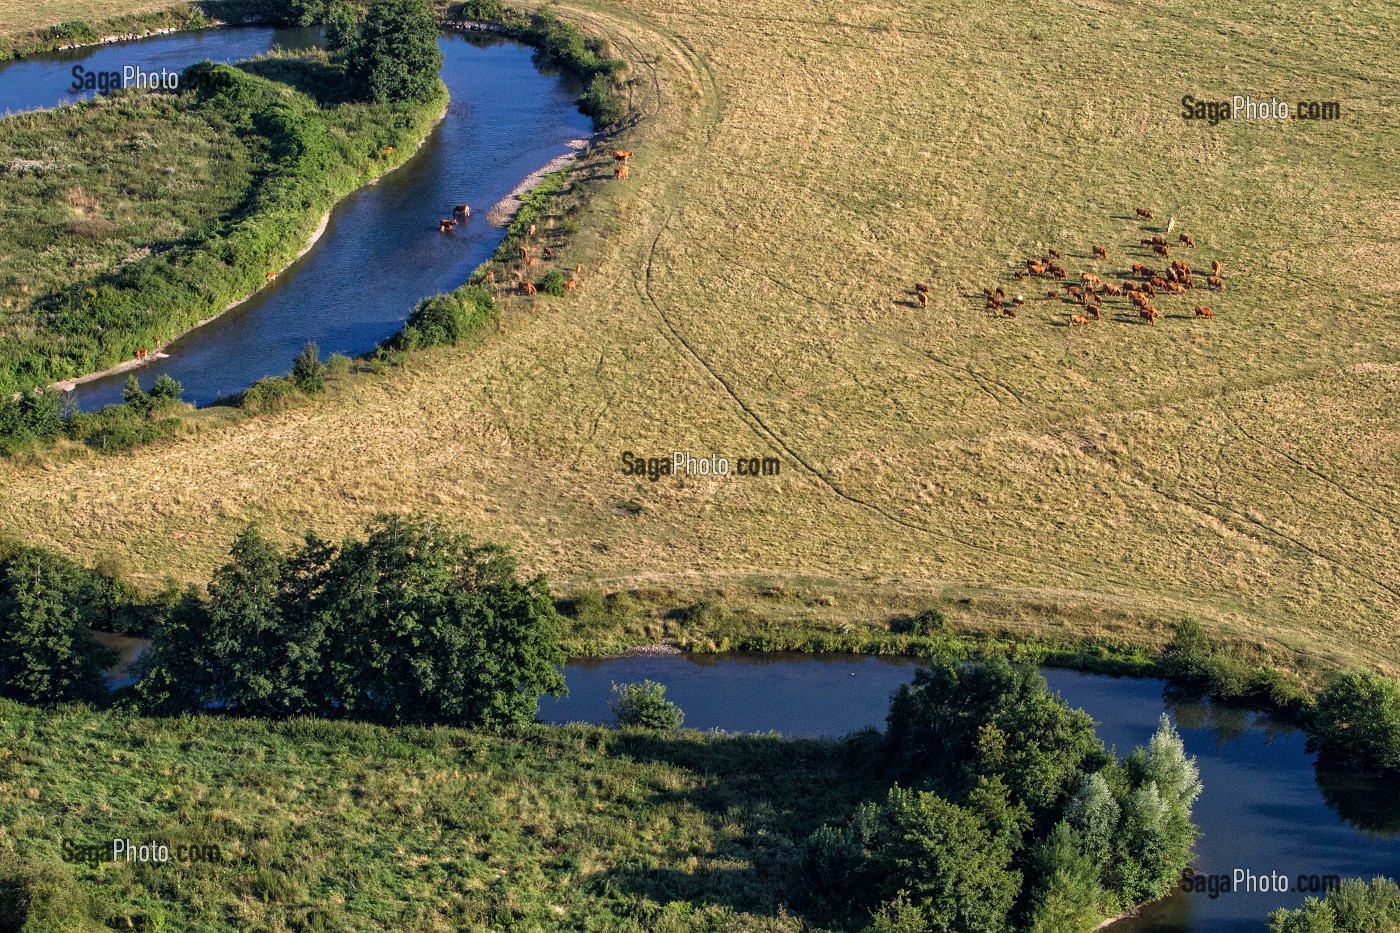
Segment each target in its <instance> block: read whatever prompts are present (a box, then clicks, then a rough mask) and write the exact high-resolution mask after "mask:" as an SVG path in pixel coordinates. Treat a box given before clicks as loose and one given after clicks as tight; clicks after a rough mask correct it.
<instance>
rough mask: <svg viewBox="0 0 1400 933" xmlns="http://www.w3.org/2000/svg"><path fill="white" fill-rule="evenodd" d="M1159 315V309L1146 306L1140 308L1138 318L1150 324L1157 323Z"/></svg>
mask: <svg viewBox="0 0 1400 933" xmlns="http://www.w3.org/2000/svg"><path fill="white" fill-rule="evenodd" d="M1157 314H1158V312H1157V309H1156V308H1154V307H1152V306H1151V305H1144V306H1143V307H1141V308H1138V317H1140V318H1142V319H1143V320H1144V321H1146V322H1147V323H1149V324H1156V323H1157Z"/></svg>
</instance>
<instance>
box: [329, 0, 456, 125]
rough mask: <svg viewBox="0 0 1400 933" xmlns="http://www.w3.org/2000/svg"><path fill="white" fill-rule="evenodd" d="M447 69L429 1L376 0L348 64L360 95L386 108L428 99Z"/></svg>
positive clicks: (366, 17)
mask: <svg viewBox="0 0 1400 933" xmlns="http://www.w3.org/2000/svg"><path fill="white" fill-rule="evenodd" d="M441 68H442V52H441V51H439V50H438V45H437V23H436V22H435V21H434V20H433V16H432V13H431V12H429V10H428V6H427V4H426V3H425V2H424V0H373V2H372V3H371V4H370V7H369V11H368V12H367V13H366V14H365V18H364V22H363V23H362V24H361V26H360V33H359V35H358V36H357V37H356V39H355V42H354V44H353V45H352V46H351V48H350V50H349V54H348V57H347V60H346V70H347V72H348V75H349V78H350V81H351V84H352V86H353V87H354V88H355V89H356V92H357V94H358V95H359V96H360V97H361V98H362V99H364V100H369V101H374V102H375V103H381V104H385V103H399V102H403V101H419V102H423V101H428V100H431V99H432V98H433V95H434V94H436V93H437V90H438V87H439V84H440V80H439V78H438V71H439V70H440V69H441Z"/></svg>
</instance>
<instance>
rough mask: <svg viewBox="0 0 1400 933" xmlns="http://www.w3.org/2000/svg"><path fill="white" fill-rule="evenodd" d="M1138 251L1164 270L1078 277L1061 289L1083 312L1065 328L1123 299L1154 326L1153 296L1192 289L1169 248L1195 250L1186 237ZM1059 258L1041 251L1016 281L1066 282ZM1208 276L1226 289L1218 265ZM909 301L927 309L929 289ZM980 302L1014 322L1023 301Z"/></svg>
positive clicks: (1054, 296) (1185, 265) (1157, 240)
mask: <svg viewBox="0 0 1400 933" xmlns="http://www.w3.org/2000/svg"><path fill="white" fill-rule="evenodd" d="M1137 216H1138V217H1139V218H1140V219H1143V220H1152V219H1153V217H1152V211H1151V210H1149V209H1147V208H1145V207H1139V208H1137ZM1175 223H1176V221H1175V220H1174V219H1173V221H1172V222H1171V223H1170V224H1168V225H1167V230H1168V232H1170V231H1171V229H1172V227H1173V226H1174V225H1175ZM1140 245H1142V246H1148V247H1151V248H1152V252H1153V254H1155V255H1156V256H1159V257H1161V258H1163V259H1167V260H1169V261H1170V264H1169V265H1168V266H1167V268H1165V269H1163V270H1160V271H1159V270H1157V269H1156V268H1153V267H1150V266H1148V265H1147V264H1145V263H1141V262H1135V263H1133V264H1132V266H1131V267H1130V270H1129V271H1128V272H1123V273H1120V274H1119V278H1120V279H1122V280H1123V281H1122V282H1121V283H1119V282H1105V281H1103V280H1102V278H1101V277H1100V276H1099V275H1098V274H1096V273H1093V272H1081V273H1080V274H1079V282H1078V284H1075V285H1069V286H1068V287H1066V288H1065V297H1064V299H1063V300H1067V301H1073V302H1077V303H1078V304H1079V305H1080V306H1081V308H1082V312H1076V313H1073V314H1071V315H1070V318H1069V323H1070V326H1071V327H1074V326H1076V325H1081V324H1089V323H1090V322H1092V321H1100V320H1103V303H1104V301H1105V299H1107V298H1126V300H1127V302H1128V306H1129V307H1131V308H1135V309H1136V310H1137V314H1138V320H1139V321H1142V322H1144V323H1147V324H1156V323H1157V318H1158V317H1160V316H1161V312H1160V311H1159V310H1158V309H1157V307H1156V305H1155V304H1153V300H1155V299H1156V298H1157V296H1158V295H1164V296H1166V295H1181V294H1185V293H1186V292H1187V291H1189V290H1190V289H1194V288H1196V287H1197V286H1196V280H1195V278H1194V276H1195V270H1194V269H1192V267H1191V264H1190V263H1189V262H1186V261H1185V260H1182V259H1172V258H1171V250H1172V247H1173V246H1185V247H1187V248H1195V246H1196V241H1195V239H1194V238H1192V236H1191V235H1190V234H1188V233H1182V234H1180V235H1179V236H1178V237H1177V239H1176V243H1174V244H1173V243H1168V241H1167V238H1166V237H1165V236H1162V235H1161V234H1153V235H1152V236H1151V237H1149V238H1146V239H1143V240H1142V241H1141V244H1140ZM1092 252H1093V254H1094V258H1096V259H1103V260H1107V259H1108V250H1107V248H1105V247H1103V246H1100V245H1099V244H1097V243H1095V244H1093V245H1092ZM1060 259H1061V255H1060V253H1059V251H1058V250H1056V249H1054V248H1053V247H1052V248H1050V249H1047V250H1046V255H1044V256H1032V257H1029V258H1027V259H1026V261H1025V268H1024V269H1022V270H1020V271H1018V272H1017V273H1016V278H1018V279H1025V278H1030V277H1036V276H1045V277H1049V278H1052V279H1055V280H1057V281H1060V280H1064V279H1068V278H1069V273H1068V272H1067V271H1066V270H1065V268H1064V266H1062V265H1061V264H1060V263H1059V260H1060ZM1210 266H1211V275H1208V276H1206V278H1205V284H1206V287H1208V288H1212V289H1216V290H1221V289H1224V288H1225V280H1224V278H1223V277H1222V276H1223V273H1224V271H1225V270H1224V267H1223V266H1222V265H1221V263H1220V260H1218V259H1216V260H1212V261H1211V264H1210ZM914 297H915V299H916V300H917V301H918V303H919V307H921V308H927V307H928V286H927V285H925V284H924V283H922V282H917V283H915V285H914ZM982 297H983V301H984V307H985V309H986V310H987V311H989V312H991V313H992V314H993V315H994V316H995V315H998V314H999V315H1000V316H1002V317H1008V318H1014V317H1015V316H1016V308H1018V307H1020V306H1021V305H1023V304H1025V298H1024V296H1021V295H1017V296H1016V297H1015V298H1013V299H1011V300H1010V301H1008V300H1007V298H1006V293H1005V291H1003V290H1002V289H1001V288H996V289H991V288H988V289H983V292H982ZM1045 300H1047V301H1060V300H1062V299H1061V296H1060V291H1059V290H1058V289H1051V290H1049V291H1047V292H1045ZM1195 316H1196V317H1204V318H1213V317H1215V312H1214V311H1212V310H1211V309H1210V308H1208V307H1206V306H1205V305H1196V308H1195Z"/></svg>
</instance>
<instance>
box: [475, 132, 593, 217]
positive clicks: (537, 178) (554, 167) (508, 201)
mask: <svg viewBox="0 0 1400 933" xmlns="http://www.w3.org/2000/svg"><path fill="white" fill-rule="evenodd" d="M591 141H592V137H588V138H585V139H571V140H569V141H568V142H567V143H565V145H567V146H568V147H569V148H570V149H572V150H573V151H572V152H566V153H564V154H563V155H561V156H558V157H557V158H553V159H550V160H549V161H548V162H546V163H545V164H544V165H542V166H541V167H539V168H537V169H535V170H534V171H533V172H531V173H530V174H528V175H526V176H525V177H524V178H523V179H521V181H520V184H518V185H516V186H515V188H514V189H512V190H511V192H510V194H508V195H506V196H505V197H504V198H501V200H499V201H497V202H496V204H495V206H494V207H492V208H491V210H490V211H488V212H487V214H486V222H487V223H488V224H490V225H491V226H493V227H508V226H510V222H511V221H512V220H514V219H515V215H516V214H517V213H519V212H520V206H521V205H520V196H521V195H523V194H525V192H527V191H530V190H532V189H533V188H535V187H536V186H537V185H539V183H540V182H541V181H542V180H543V179H544V177H545V176H546V175H548V174H550V173H551V172H557V171H559V170H560V169H562V168H565V167H567V166H568V165H569V164H570V163H571V162H573V161H574V160H575V159H577V158H578V155H579V153H580V152H582V151H583V150H584V149H587V148H588V144H589V142H591Z"/></svg>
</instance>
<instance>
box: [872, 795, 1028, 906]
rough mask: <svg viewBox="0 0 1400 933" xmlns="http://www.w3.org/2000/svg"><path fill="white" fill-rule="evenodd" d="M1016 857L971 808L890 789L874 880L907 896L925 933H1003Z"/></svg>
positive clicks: (1015, 883) (1017, 884) (1015, 882)
mask: <svg viewBox="0 0 1400 933" xmlns="http://www.w3.org/2000/svg"><path fill="white" fill-rule="evenodd" d="M1011 857H1012V852H1011V850H1010V849H1009V848H1008V847H1006V846H1005V845H1003V844H1001V843H999V842H997V841H996V840H995V839H993V838H992V834H991V833H990V832H988V830H987V827H986V825H985V824H984V823H983V822H982V820H981V819H979V818H978V816H977V814H975V813H973V812H972V811H971V810H968V809H965V808H963V807H959V806H957V805H956V804H953V803H949V802H948V801H946V800H944V799H943V798H941V797H939V796H937V795H936V794H931V793H928V792H924V791H914V790H909V789H907V788H901V787H895V788H893V789H891V790H890V792H889V796H888V798H887V799H886V801H885V805H884V808H883V810H882V812H881V828H880V833H879V837H878V839H877V841H876V847H875V851H874V861H875V865H876V872H875V877H877V878H883V879H884V882H883V886H884V887H885V888H886V890H889V889H893V890H894V891H899V890H903V891H907V893H908V897H909V899H910V900H911V901H912V902H913V903H914V904H916V905H917V906H918V907H919V908H921V909H922V910H923V912H924V913H925V914H926V916H927V917H928V924H929V925H928V929H930V930H946V931H958V933H1005V930H1006V928H1007V917H1008V915H1009V914H1010V912H1011V907H1012V904H1013V903H1014V902H1015V900H1016V895H1017V892H1018V891H1020V888H1021V876H1020V873H1019V872H1016V871H1013V870H1011V869H1010V867H1009V866H1010V864H1011ZM891 893H893V892H891Z"/></svg>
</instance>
